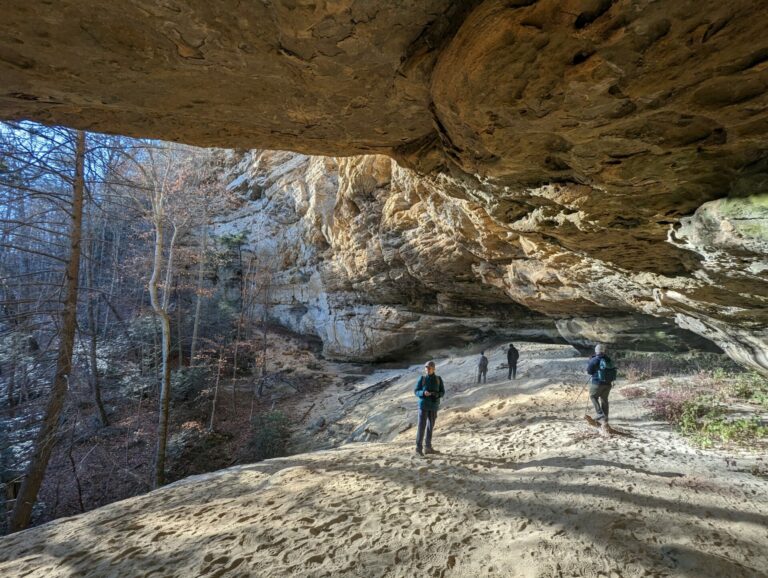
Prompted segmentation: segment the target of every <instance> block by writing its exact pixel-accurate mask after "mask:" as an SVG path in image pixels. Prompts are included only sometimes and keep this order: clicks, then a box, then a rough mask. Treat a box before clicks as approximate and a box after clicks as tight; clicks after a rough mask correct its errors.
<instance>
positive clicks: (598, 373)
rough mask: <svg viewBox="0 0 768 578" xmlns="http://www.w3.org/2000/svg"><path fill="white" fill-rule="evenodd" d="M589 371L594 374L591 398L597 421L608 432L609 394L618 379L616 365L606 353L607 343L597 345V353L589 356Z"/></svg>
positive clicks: (590, 389) (590, 392) (604, 431)
mask: <svg viewBox="0 0 768 578" xmlns="http://www.w3.org/2000/svg"><path fill="white" fill-rule="evenodd" d="M587 373H588V374H589V375H591V376H592V385H590V387H589V398H590V399H591V400H592V405H594V406H595V412H596V413H597V415H596V416H595V421H596V422H598V423H599V424H601V429H602V431H603V433H608V395H609V394H610V393H611V386H612V385H613V381H614V380H615V379H616V366H615V365H614V363H613V361H612V360H611V358H610V357H608V356H607V355H606V349H605V345H602V344H598V345H596V346H595V354H594V355H593V356H592V357H590V358H589V363H588V364H587Z"/></svg>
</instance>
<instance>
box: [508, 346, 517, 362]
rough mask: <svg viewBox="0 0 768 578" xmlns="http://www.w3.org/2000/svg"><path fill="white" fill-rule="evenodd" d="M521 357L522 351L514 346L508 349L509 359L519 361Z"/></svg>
mask: <svg viewBox="0 0 768 578" xmlns="http://www.w3.org/2000/svg"><path fill="white" fill-rule="evenodd" d="M519 357H520V353H519V352H518V351H517V349H515V348H514V347H512V348H510V349H509V350H508V351H507V361H517V360H518V358H519Z"/></svg>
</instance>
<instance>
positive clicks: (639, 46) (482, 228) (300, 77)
mask: <svg viewBox="0 0 768 578" xmlns="http://www.w3.org/2000/svg"><path fill="white" fill-rule="evenodd" d="M766 8H768V4H767V3H766V2H765V1H764V0H760V1H758V2H755V1H750V0H742V1H738V0H737V1H734V2H718V1H716V0H703V1H693V0H682V1H679V2H677V1H676V2H657V1H652V0H613V1H612V0H538V1H537V0H512V1H510V0H484V1H481V0H476V1H475V0H473V1H461V2H460V1H458V0H453V1H450V0H427V1H423V2H413V1H408V0H393V1H391V2H387V3H381V2H375V1H373V0H339V1H336V2H316V1H310V0H281V1H270V2H252V3H247V4H243V3H239V4H236V3H232V2H227V1H223V2H215V3H209V2H203V1H202V0H194V1H191V2H186V3H184V4H183V5H180V4H175V3H174V2H172V1H163V2H153V1H144V0H141V1H140V0H134V1H132V2H127V3H120V4H114V5H113V4H109V3H107V4H106V5H105V4H104V3H97V2H94V1H93V0H86V1H79V2H70V1H67V0H63V1H62V2H57V3H47V2H45V1H43V0H39V1H37V2H35V1H32V2H27V3H24V4H18V5H16V6H13V7H7V8H3V18H2V19H0V31H1V32H2V34H0V75H1V76H2V81H3V82H2V88H0V116H2V117H4V118H32V119H35V120H40V121H43V122H57V123H64V124H69V125H72V126H77V127H80V128H86V129H90V130H106V131H113V132H122V133H125V134H133V135H141V136H153V137H159V138H165V139H174V140H183V141H186V142H190V143H194V144H199V145H217V146H243V147H262V148H281V149H290V150H295V151H301V152H303V153H315V154H317V153H322V154H326V155H351V154H361V153H378V154H383V155H387V156H388V157H390V158H394V159H396V161H397V162H398V165H393V164H392V163H391V162H390V161H388V160H386V159H384V158H382V157H356V158H350V159H346V160H333V159H328V158H322V159H321V158H314V157H313V158H308V157H302V156H298V157H294V160H292V161H289V160H287V157H286V159H285V160H281V161H279V162H277V161H275V162H274V164H275V166H278V165H279V166H283V165H284V164H286V163H287V164H288V165H290V164H291V163H299V164H301V163H304V164H305V165H306V169H307V171H306V175H307V176H306V177H302V178H301V179H299V180H300V181H301V182H304V183H305V184H304V185H299V184H295V186H296V187H299V186H306V187H307V190H306V191H304V192H301V193H299V192H296V191H293V189H291V190H289V191H287V193H288V194H284V195H281V196H280V199H282V200H278V195H277V194H276V193H274V194H273V193H270V194H269V195H267V196H269V198H270V202H269V203H268V204H269V205H270V206H274V207H277V206H278V205H279V204H282V205H285V206H288V205H290V204H291V203H293V204H295V205H296V206H295V207H288V208H289V209H290V211H293V210H294V209H295V215H296V217H295V218H296V219H298V220H297V221H296V223H290V222H285V223H282V224H280V226H279V227H278V226H277V225H275V227H273V230H274V231H276V233H275V234H274V235H272V239H274V240H275V241H274V243H277V239H281V238H282V239H284V240H285V241H286V243H287V241H288V240H290V238H291V236H292V235H293V236H294V237H296V238H297V239H298V237H299V236H301V238H302V239H304V240H306V241H307V243H304V244H301V245H297V246H296V247H295V248H294V249H293V251H294V252H295V253H296V255H295V258H294V257H293V256H292V253H287V252H285V251H283V250H282V249H281V255H282V256H283V257H284V258H285V259H287V262H286V265H285V267H286V269H285V270H286V271H292V272H295V275H296V277H295V278H294V279H293V280H291V279H290V278H289V277H290V274H289V273H285V272H283V273H281V275H282V278H281V281H280V283H278V285H280V286H281V287H283V288H289V287H296V289H295V290H294V289H290V291H295V292H296V295H292V296H291V298H294V297H295V299H296V303H295V304H294V305H292V306H291V307H292V308H293V309H292V310H293V313H290V311H289V309H291V307H288V305H280V306H279V307H281V308H282V309H280V316H281V317H282V318H284V319H286V320H287V319H289V318H290V319H292V320H293V321H291V323H292V324H293V325H294V326H296V327H298V328H301V327H304V328H305V329H307V331H310V330H311V331H314V332H316V333H317V334H319V335H321V336H322V337H323V339H324V340H325V342H326V344H327V345H326V346H327V348H328V350H329V352H338V353H339V354H343V355H347V356H352V357H354V356H360V357H366V356H368V357H370V356H373V357H380V356H382V355H386V352H388V351H394V350H396V349H398V348H402V347H404V346H405V347H407V346H408V345H409V344H410V343H412V342H413V340H414V339H415V340H417V341H418V339H419V338H417V337H414V336H415V335H417V334H419V333H420V331H421V328H423V327H424V326H425V325H428V323H427V322H426V321H425V318H424V315H437V316H439V317H451V318H455V317H461V318H463V319H464V321H462V322H461V323H460V324H459V325H455V324H454V322H453V321H449V322H448V323H447V324H446V325H445V335H443V337H445V336H451V335H461V334H462V332H464V331H467V328H468V327H469V324H468V322H467V321H466V320H467V319H475V320H478V321H477V322H476V323H477V326H476V327H474V328H473V329H472V330H471V332H474V333H477V332H478V331H485V330H488V328H491V329H493V328H494V327H496V326H495V325H494V322H492V321H490V320H491V319H494V320H497V322H501V323H502V325H503V326H505V327H506V326H508V325H509V324H510V323H509V320H510V319H528V320H529V321H531V320H536V318H537V316H540V315H546V316H547V318H548V319H554V320H557V326H558V328H559V329H560V330H561V333H562V334H564V335H568V336H570V337H569V338H570V339H576V340H582V341H584V342H586V341H588V340H589V339H591V338H592V337H596V336H599V335H603V336H605V337H608V336H609V334H610V333H612V332H613V331H614V330H613V329H612V328H614V327H617V326H621V327H623V329H622V330H621V331H622V332H623V335H633V334H637V332H636V331H635V330H634V329H632V328H631V327H629V326H627V325H626V323H627V319H629V320H634V319H635V315H637V314H642V315H647V316H651V317H652V318H661V319H666V320H668V322H670V323H671V322H674V323H675V324H676V325H677V326H678V327H680V328H682V329H687V330H691V331H693V332H695V333H697V334H699V335H701V336H704V337H706V338H708V339H712V340H713V341H714V342H716V343H717V344H719V345H720V346H721V347H723V348H724V349H725V350H726V351H728V352H729V354H731V355H732V356H733V357H735V358H737V359H739V360H740V361H743V362H745V363H747V364H750V365H753V366H755V367H759V368H762V369H763V370H764V371H765V370H768V359H767V358H766V342H768V329H766V327H767V326H768V313H766V309H767V308H766V303H765V299H766V297H765V296H766V295H767V294H768V287H767V285H768V283H766V280H767V279H768V272H767V271H766V266H767V265H766V254H767V253H768V250H767V245H768V232H767V228H766V196H765V195H766V193H768V191H766V175H767V174H768V92H767V89H768V44H766V43H765V41H764V40H763V38H764V30H765V29H766V25H768V10H766ZM254 160H255V159H254ZM259 162H262V161H259ZM263 162H267V161H266V160H264V161H263ZM270 162H272V161H270ZM250 170H251V169H250V168H249V169H248V171H250ZM270 170H271V169H270ZM281 170H282V169H281ZM266 172H267V173H268V172H269V170H267V171H266ZM314 173H317V174H320V173H323V174H327V177H325V178H324V179H320V178H314V177H313V176H312V175H313V174H314ZM254 174H255V173H254ZM265 174H266V173H265ZM334 175H335V176H334ZM321 181H322V183H324V184H321ZM311 183H316V187H317V190H316V191H314V190H310V189H312V186H313V185H311ZM291 186H294V185H291ZM267 188H268V187H267ZM284 188H285V187H284ZM289 188H290V187H289ZM270 195H271V196H270ZM255 206H256V205H254V207H255ZM243 210H244V211H247V210H248V209H243ZM252 210H255V209H252ZM274 210H275V211H276V214H277V213H281V214H282V213H284V214H288V213H290V211H288V212H284V211H282V210H281V211H277V209H274ZM243 218H246V219H247V217H246V216H245V215H244V216H243ZM299 221H301V223H302V225H301V226H299V225H298V223H299ZM276 223H277V222H276ZM305 224H307V225H310V224H311V226H306V227H305V226H304V225H305ZM299 229H301V230H302V231H303V232H302V233H301V234H299V233H298V231H299ZM291 231H293V232H291ZM305 237H306V238H305ZM286 243H283V244H281V245H280V246H281V247H288V244H286ZM310 248H311V249H310ZM310 253H311V254H312V255H314V256H312V257H310ZM291 274H293V273H291ZM284 290H287V289H280V291H284ZM305 290H306V291H308V293H306V297H309V296H313V298H315V299H318V301H315V302H314V303H312V302H310V301H307V300H305V299H302V294H301V293H302V291H305ZM276 291H277V286H276ZM321 294H323V295H326V296H327V299H328V300H329V301H328V302H327V303H323V302H322V300H323V297H320V295H321ZM286 295H287V293H286ZM278 301H281V303H282V302H283V300H282V297H281V298H279V299H278ZM277 308H278V306H275V309H277ZM304 309H306V310H307V311H306V312H305V311H304ZM320 312H323V313H320ZM334 312H335V313H334ZM340 312H345V313H340ZM607 315H610V316H616V315H621V316H623V320H622V321H612V322H610V323H607V324H606V323H602V324H599V323H596V322H595V321H594V319H595V318H605V317H606V316H607ZM574 317H578V318H580V319H577V320H574V319H573V318H574ZM363 319H368V320H369V321H368V322H363V321H361V320H363ZM429 319H431V320H432V321H436V319H435V318H433V317H430V318H429ZM373 320H375V321H373ZM533 322H534V321H531V323H533ZM473 323H475V322H473ZM516 323H517V322H516ZM536 323H538V321H536ZM552 323H554V322H549V325H540V326H542V327H546V328H547V329H546V331H550V330H552V331H553V330H554V329H553V325H552ZM632 323H634V321H632ZM642 324H643V325H644V326H645V327H651V326H652V325H653V324H652V323H651V322H650V321H649V320H648V318H643V321H642ZM310 325H311V326H312V327H310ZM432 325H433V326H434V323H433V324H432ZM519 325H521V326H525V323H524V322H522V321H521V322H520V323H519ZM630 325H631V323H630ZM356 327H357V328H356ZM596 327H600V330H599V331H597V330H596V329H595V328H596ZM660 330H663V331H664V335H665V336H666V335H669V334H670V333H671V332H670V331H666V330H665V329H664V328H663V327H662V328H661V329H660ZM431 331H432V332H433V333H434V332H435V331H437V330H436V329H433V330H431ZM438 333H439V332H438ZM404 335H407V337H403V336H404ZM589 336H592V337H589ZM374 343H380V344H381V345H379V346H376V345H371V344H374ZM334 344H338V346H337V345H334ZM352 344H359V345H352ZM355 351H357V353H353V352H355Z"/></svg>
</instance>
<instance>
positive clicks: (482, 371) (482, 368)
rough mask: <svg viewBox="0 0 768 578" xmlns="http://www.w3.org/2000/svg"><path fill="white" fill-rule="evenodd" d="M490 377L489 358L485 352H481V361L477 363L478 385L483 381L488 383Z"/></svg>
mask: <svg viewBox="0 0 768 578" xmlns="http://www.w3.org/2000/svg"><path fill="white" fill-rule="evenodd" d="M487 377H488V358H487V357H486V356H485V351H481V352H480V361H479V362H478V363H477V383H480V380H481V379H482V380H483V383H487Z"/></svg>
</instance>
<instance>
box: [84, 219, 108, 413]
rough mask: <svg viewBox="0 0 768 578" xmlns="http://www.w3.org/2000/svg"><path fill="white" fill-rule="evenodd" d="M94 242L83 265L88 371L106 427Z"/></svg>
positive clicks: (98, 411)
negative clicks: (98, 335) (100, 371)
mask: <svg viewBox="0 0 768 578" xmlns="http://www.w3.org/2000/svg"><path fill="white" fill-rule="evenodd" d="M91 236H93V231H91ZM94 249H95V242H93V241H92V242H91V251H90V257H91V258H90V262H89V263H88V264H87V265H86V267H85V272H86V276H87V277H86V282H87V285H88V288H89V289H90V295H89V296H88V304H87V309H88V328H89V334H90V335H89V337H90V339H89V340H88V341H89V343H88V344H89V347H88V359H89V362H90V366H91V371H90V378H91V394H92V395H93V403H94V404H95V405H96V411H97V413H98V415H99V423H101V426H102V427H106V426H108V425H109V420H108V419H107V412H106V411H105V410H104V403H103V402H102V401H101V383H100V382H99V364H98V359H97V356H96V351H97V345H98V344H97V342H96V339H97V337H96V335H97V333H98V328H97V327H96V307H95V301H96V300H97V299H98V295H96V293H95V292H94V291H93V289H94V274H93V269H94V268H95V266H96V265H95V262H96V259H95V256H94V253H95V250H94Z"/></svg>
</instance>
